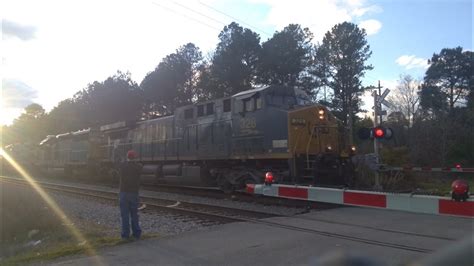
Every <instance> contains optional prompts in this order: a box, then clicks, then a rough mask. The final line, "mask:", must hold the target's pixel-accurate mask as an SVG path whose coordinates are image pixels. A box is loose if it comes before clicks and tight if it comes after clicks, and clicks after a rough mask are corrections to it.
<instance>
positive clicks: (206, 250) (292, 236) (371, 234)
mask: <svg viewBox="0 0 474 266" xmlns="http://www.w3.org/2000/svg"><path fill="white" fill-rule="evenodd" d="M268 220H269V221H272V222H278V223H281V224H287V225H292V226H297V227H300V228H307V229H311V230H308V231H295V230H291V229H285V228H281V227H275V226H268V225H264V224H254V223H234V224H226V225H222V226H217V227H212V228H208V229H206V230H204V231H198V232H192V233H186V234H182V235H179V236H174V237H169V238H157V239H150V240H142V241H137V242H133V243H130V244H126V245H122V246H117V247H113V248H108V249H104V250H101V251H100V260H101V261H102V262H103V263H104V264H107V265H316V264H317V263H318V262H320V260H321V258H325V257H326V258H327V257H333V256H334V254H336V253H347V252H349V253H350V254H355V255H356V256H368V257H370V258H371V259H372V260H374V261H375V262H377V264H380V263H382V265H383V264H386V265H399V264H403V263H407V262H410V261H414V260H418V259H420V258H423V257H425V256H427V255H428V254H426V253H420V252H415V251H409V250H403V249H398V248H394V247H387V246H378V245H374V244H369V243H361V242H357V241H353V240H347V239H343V238H337V237H331V236H324V235H321V234H318V233H314V231H323V232H331V233H338V234H340V235H344V236H353V237H359V238H364V239H367V240H376V241H381V242H383V243H391V244H398V245H406V246H412V247H418V248H423V249H426V250H434V251H439V250H440V249H443V248H445V247H447V246H450V245H453V244H455V243H456V240H459V239H462V238H465V237H466V236H470V235H471V234H472V231H473V221H474V220H473V219H470V218H459V217H448V216H435V215H427V214H413V213H405V212H398V211H388V210H377V209H364V208H355V207H352V208H351V207H347V208H338V209H331V210H323V211H313V212H310V213H307V214H304V215H299V216H296V217H291V218H283V217H276V218H270V219H268ZM411 233H416V234H417V235H412V234H411ZM95 259H96V258H91V257H72V258H66V259H61V261H58V262H56V265H88V266H89V265H92V264H93V263H94V261H95Z"/></svg>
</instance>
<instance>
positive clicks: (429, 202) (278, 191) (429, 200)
mask: <svg viewBox="0 0 474 266" xmlns="http://www.w3.org/2000/svg"><path fill="white" fill-rule="evenodd" d="M247 192H248V193H251V194H258V195H264V196H270V197H281V198H289V199H301V200H308V201H315V202H325V203H335V204H342V205H351V206H362V207H373V208H384V209H390V210H399V211H409V212H417V213H429V214H439V215H455V216H464V217H474V200H472V199H468V200H467V201H466V202H456V201H452V200H451V198H448V197H439V196H426V195H413V194H398V193H384V192H372V191H360V190H344V189H335V188H322V187H308V186H293V185H281V184H272V185H264V184H249V185H247Z"/></svg>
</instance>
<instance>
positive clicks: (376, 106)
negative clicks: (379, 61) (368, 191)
mask: <svg viewBox="0 0 474 266" xmlns="http://www.w3.org/2000/svg"><path fill="white" fill-rule="evenodd" d="M381 91H382V88H381V86H380V80H379V86H378V93H377V90H374V91H373V93H372V96H374V128H376V127H378V125H379V123H378V122H377V119H378V115H379V111H380V110H379V108H380V107H382V106H381V104H379V103H378V98H379V96H380V94H381ZM380 113H381V112H380ZM380 121H382V115H380ZM374 156H375V165H379V163H380V161H379V146H378V141H377V138H375V137H374ZM374 188H375V189H381V188H382V187H381V186H380V177H379V172H378V171H377V170H376V171H375V186H374Z"/></svg>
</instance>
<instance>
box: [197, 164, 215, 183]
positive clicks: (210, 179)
mask: <svg viewBox="0 0 474 266" xmlns="http://www.w3.org/2000/svg"><path fill="white" fill-rule="evenodd" d="M199 174H200V179H201V182H202V183H203V185H205V186H209V187H211V186H215V185H216V177H215V176H213V175H211V172H210V171H209V169H208V168H207V167H204V166H201V171H200V173H199Z"/></svg>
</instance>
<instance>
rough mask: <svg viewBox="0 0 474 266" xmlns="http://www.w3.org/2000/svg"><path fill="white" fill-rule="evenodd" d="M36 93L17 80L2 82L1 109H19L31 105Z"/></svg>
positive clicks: (4, 80)
mask: <svg viewBox="0 0 474 266" xmlns="http://www.w3.org/2000/svg"><path fill="white" fill-rule="evenodd" d="M37 94H38V93H37V91H36V90H35V89H33V88H31V87H30V86H28V85H27V84H25V83H24V82H23V81H20V80H17V79H3V80H2V98H3V99H2V104H3V108H12V109H19V108H24V107H26V106H27V105H29V104H31V103H33V99H35V98H37Z"/></svg>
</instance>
